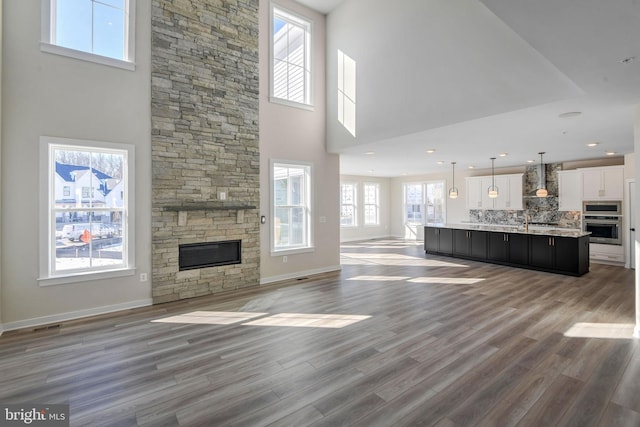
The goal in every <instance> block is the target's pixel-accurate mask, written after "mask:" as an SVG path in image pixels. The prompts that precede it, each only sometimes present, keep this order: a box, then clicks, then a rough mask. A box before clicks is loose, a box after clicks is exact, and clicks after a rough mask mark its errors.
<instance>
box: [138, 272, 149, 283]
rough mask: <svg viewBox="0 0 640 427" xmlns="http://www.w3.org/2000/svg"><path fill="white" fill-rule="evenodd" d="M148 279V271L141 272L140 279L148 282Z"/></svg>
mask: <svg viewBox="0 0 640 427" xmlns="http://www.w3.org/2000/svg"><path fill="white" fill-rule="evenodd" d="M147 280H148V276H147V273H140V281H141V282H146V281H147Z"/></svg>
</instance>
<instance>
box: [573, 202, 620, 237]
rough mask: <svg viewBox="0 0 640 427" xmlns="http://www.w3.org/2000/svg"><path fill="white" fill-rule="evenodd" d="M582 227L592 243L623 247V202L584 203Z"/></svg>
mask: <svg viewBox="0 0 640 427" xmlns="http://www.w3.org/2000/svg"><path fill="white" fill-rule="evenodd" d="M582 208H583V209H582V227H583V229H584V231H587V232H589V233H591V235H590V236H589V241H590V242H591V243H605V244H609V245H622V235H621V234H620V230H621V229H622V202H620V201H612V202H603V201H595V202H583V204H582Z"/></svg>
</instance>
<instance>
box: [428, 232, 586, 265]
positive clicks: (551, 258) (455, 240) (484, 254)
mask: <svg viewBox="0 0 640 427" xmlns="http://www.w3.org/2000/svg"><path fill="white" fill-rule="evenodd" d="M424 249H425V252H427V253H433V254H439V255H449V256H456V257H460V258H468V259H473V260H478V261H488V262H492V263H496V264H505V265H511V266H514V267H522V268H530V269H534V270H544V271H549V272H553V273H561V274H570V275H574V276H581V275H583V274H585V273H587V272H588V271H589V236H579V237H564V236H554V235H541V234H537V233H536V234H533V233H504V232H497V231H483V230H465V229H457V228H446V227H430V226H427V227H425V229H424Z"/></svg>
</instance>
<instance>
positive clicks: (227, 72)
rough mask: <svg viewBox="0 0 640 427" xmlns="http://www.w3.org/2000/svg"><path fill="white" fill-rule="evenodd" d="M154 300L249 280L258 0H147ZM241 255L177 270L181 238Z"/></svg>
mask: <svg viewBox="0 0 640 427" xmlns="http://www.w3.org/2000/svg"><path fill="white" fill-rule="evenodd" d="M152 9H153V10H152V48H151V62H152V70H151V104H152V105H151V124H152V143H151V155H152V162H153V166H152V169H153V180H152V191H153V195H152V203H153V214H152V215H153V217H152V245H153V248H152V254H153V255H152V256H153V260H152V265H153V284H152V290H153V301H154V303H162V302H167V301H174V300H179V299H184V298H191V297H196V296H201V295H207V294H212V293H216V292H221V291H227V290H234V289H239V288H244V287H247V286H257V285H258V284H259V282H260V277H259V271H260V253H259V227H260V220H259V213H258V207H259V185H260V183H259V165H260V158H259V151H258V0H214V1H212V0H189V1H176V0H153V2H152ZM221 241H224V242H227V241H240V242H241V244H240V247H241V248H242V249H241V262H240V263H236V264H225V265H214V266H205V267H203V268H192V269H183V270H182V271H180V268H179V258H180V253H179V252H180V251H179V248H180V245H193V244H202V243H204V244H206V243H210V242H221Z"/></svg>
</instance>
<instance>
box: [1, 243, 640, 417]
mask: <svg viewBox="0 0 640 427" xmlns="http://www.w3.org/2000/svg"><path fill="white" fill-rule="evenodd" d="M342 255H343V256H342V258H343V270H342V272H340V273H332V274H326V275H322V276H318V277H313V278H308V279H305V280H298V281H290V282H288V283H282V284H278V285H271V286H266V287H262V288H261V289H256V290H249V291H244V292H242V293H236V294H233V295H229V294H227V295H218V296H210V297H203V298H198V299H192V300H187V301H182V302H178V303H170V304H163V305H158V306H153V307H148V308H143V309H136V310H129V311H124V312H119V313H114V314H110V315H105V316H98V317H95V318H92V319H84V320H78V321H73V322H65V323H63V324H61V325H60V326H57V327H51V328H48V329H40V330H36V331H19V332H8V333H5V334H4V335H3V336H2V337H0V402H2V403H25V402H39V403H48V404H54V403H68V404H70V410H71V425H77V426H102V425H118V426H174V425H180V426H222V425H237V426H267V425H273V426H296V427H297V426H307V425H312V426H340V425H354V426H395V425H398V426H404V425H410V426H415V425H433V426H439V427H445V426H446V427H450V426H451V427H455V426H476V425H477V426H554V425H559V426H580V427H585V426H607V427H609V426H640V350H639V341H638V340H637V339H632V338H631V331H632V327H633V321H634V272H633V270H627V269H624V268H622V267H615V266H607V265H597V264H594V265H592V266H591V271H590V272H589V273H588V274H587V275H585V276H583V277H580V278H575V277H566V276H560V275H556V274H550V273H542V272H535V271H530V270H522V269H516V268H510V267H503V266H496V265H491V264H483V263H478V262H471V261H464V260H459V259H454V258H444V257H437V256H432V255H428V256H425V254H424V252H423V250H422V247H421V245H420V243H416V242H405V241H401V240H381V241H369V242H361V243H352V244H345V245H343V247H342ZM327 315H333V316H327Z"/></svg>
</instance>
